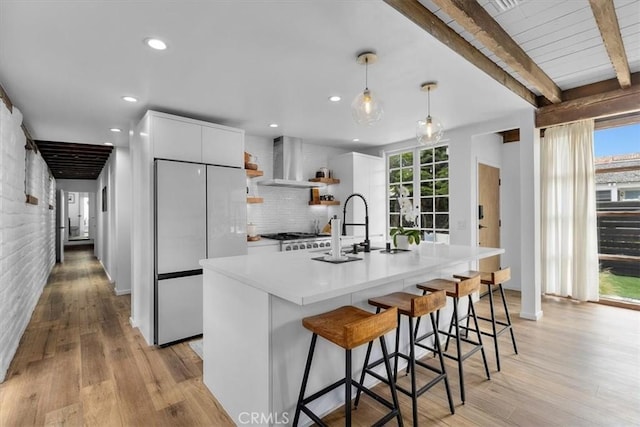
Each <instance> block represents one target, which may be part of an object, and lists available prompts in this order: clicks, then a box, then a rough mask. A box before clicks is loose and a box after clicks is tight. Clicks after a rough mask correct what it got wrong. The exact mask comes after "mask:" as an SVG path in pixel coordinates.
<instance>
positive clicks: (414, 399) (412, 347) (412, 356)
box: [407, 316, 418, 427]
mask: <svg viewBox="0 0 640 427" xmlns="http://www.w3.org/2000/svg"><path fill="white" fill-rule="evenodd" d="M412 331H413V318H412V317H411V316H409V363H407V366H411V404H412V408H413V425H414V427H416V426H417V425H418V396H417V393H416V391H417V386H416V341H415V337H414V336H413V333H412Z"/></svg>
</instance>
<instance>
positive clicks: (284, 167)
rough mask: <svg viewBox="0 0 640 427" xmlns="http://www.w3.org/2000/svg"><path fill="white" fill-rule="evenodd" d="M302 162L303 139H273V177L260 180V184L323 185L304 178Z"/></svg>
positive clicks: (277, 185) (285, 137)
mask: <svg viewBox="0 0 640 427" xmlns="http://www.w3.org/2000/svg"><path fill="white" fill-rule="evenodd" d="M302 162H303V158H302V139H301V138H292V137H290V136H279V137H277V138H276V139H274V140H273V179H270V180H266V181H259V182H258V184H260V185H268V186H272V187H292V188H313V187H321V186H322V184H321V183H317V182H309V181H306V180H305V179H304V177H303V176H302Z"/></svg>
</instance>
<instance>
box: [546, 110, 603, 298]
mask: <svg viewBox="0 0 640 427" xmlns="http://www.w3.org/2000/svg"><path fill="white" fill-rule="evenodd" d="M540 163H541V175H542V176H541V179H542V182H541V189H542V195H541V196H542V197H541V199H542V200H541V204H542V226H541V229H542V236H541V237H542V238H541V242H542V285H543V288H544V290H545V292H547V293H552V294H555V295H561V296H571V297H572V298H575V299H578V300H580V301H597V300H598V295H599V292H598V241H597V239H598V237H597V223H596V201H595V197H596V192H595V168H594V162H593V120H583V121H580V122H576V123H570V124H567V125H561V126H554V127H551V128H548V129H547V130H546V131H545V134H544V139H543V140H542V142H541V155H540Z"/></svg>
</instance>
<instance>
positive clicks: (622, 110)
mask: <svg viewBox="0 0 640 427" xmlns="http://www.w3.org/2000/svg"><path fill="white" fill-rule="evenodd" d="M636 111H640V84H634V85H631V87H629V88H626V89H615V90H611V91H608V92H603V93H596V94H592V95H589V96H585V97H582V98H577V99H573V100H571V101H565V102H562V103H560V104H553V105H548V106H546V107H541V108H538V110H537V111H536V120H535V121H536V127H537V128H546V127H549V126H554V125H559V124H562V123H569V122H575V121H577V120H584V119H598V118H600V117H609V116H616V115H621V114H628V113H633V112H636Z"/></svg>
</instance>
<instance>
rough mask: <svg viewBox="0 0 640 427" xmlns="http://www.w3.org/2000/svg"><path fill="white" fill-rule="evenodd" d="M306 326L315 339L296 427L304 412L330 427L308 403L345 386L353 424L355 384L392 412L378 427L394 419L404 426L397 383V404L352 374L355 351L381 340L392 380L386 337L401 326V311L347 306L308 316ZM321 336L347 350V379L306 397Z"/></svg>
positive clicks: (393, 390)
mask: <svg viewBox="0 0 640 427" xmlns="http://www.w3.org/2000/svg"><path fill="white" fill-rule="evenodd" d="M302 325H303V326H304V327H305V328H307V329H309V330H310V331H311V332H313V336H312V338H311V346H310V347H309V355H308V357H307V364H306V366H305V369H304V376H303V378H302V386H301V387H300V395H299V397H298V404H297V405H296V413H295V417H294V418H293V426H297V425H298V421H299V419H300V412H301V411H302V412H304V413H305V414H307V415H308V416H309V417H310V418H311V419H312V420H313V421H314V422H316V423H317V424H318V425H321V426H326V425H327V424H326V423H324V422H323V421H322V420H321V419H320V418H319V417H318V416H317V415H316V414H314V413H313V412H312V411H311V410H310V409H309V408H308V407H307V404H309V403H310V402H312V401H313V400H316V399H317V398H319V397H320V396H322V395H324V394H326V393H328V392H330V391H331V390H333V389H335V388H337V387H340V386H341V385H343V384H344V385H345V404H344V405H345V425H347V426H350V425H351V387H352V385H353V386H354V387H356V388H357V389H358V391H364V392H365V393H366V394H367V395H369V396H371V397H372V398H373V399H375V400H376V401H378V402H379V403H381V404H383V405H384V406H386V407H387V408H388V409H389V410H390V412H389V413H388V414H387V415H385V416H384V417H382V418H381V419H380V420H378V422H376V424H375V425H383V424H385V423H387V422H388V421H390V420H392V419H393V418H397V420H398V425H400V426H402V425H403V424H402V415H401V414H400V405H399V404H398V396H397V394H396V388H395V385H394V383H393V381H389V389H390V390H391V398H392V400H393V402H389V401H388V400H387V399H385V398H384V397H382V396H380V395H378V394H376V393H374V392H373V391H372V390H369V389H368V388H367V387H364V386H362V385H361V384H360V383H357V382H355V381H353V380H352V372H351V350H352V349H354V348H356V347H359V346H361V345H363V344H367V343H371V342H373V341H375V340H376V339H379V340H380V346H381V347H382V355H383V360H384V365H385V368H386V370H387V376H388V378H391V364H390V363H389V354H388V352H387V345H386V343H385V339H384V334H386V333H387V332H389V331H391V330H393V329H395V328H396V326H397V325H398V320H397V310H396V309H391V310H387V311H385V312H383V313H379V314H373V313H369V312H368V311H365V310H362V309H359V308H357V307H352V306H344V307H340V308H338V309H336V310H333V311H330V312H327V313H323V314H318V315H317V316H311V317H306V318H304V319H302ZM318 335H320V336H321V337H323V338H324V339H326V340H328V341H331V342H332V343H334V344H335V345H337V346H340V347H342V348H344V349H345V375H344V378H343V379H341V380H338V381H336V382H335V383H333V384H331V385H329V386H327V387H325V388H323V389H322V390H320V391H318V392H316V393H314V394H312V395H311V396H309V397H306V398H305V397H304V394H305V390H306V388H307V380H308V379H309V371H310V370H311V361H312V359H313V353H314V350H315V346H316V341H317V339H318Z"/></svg>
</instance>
